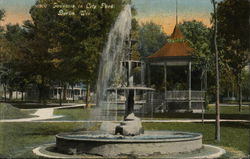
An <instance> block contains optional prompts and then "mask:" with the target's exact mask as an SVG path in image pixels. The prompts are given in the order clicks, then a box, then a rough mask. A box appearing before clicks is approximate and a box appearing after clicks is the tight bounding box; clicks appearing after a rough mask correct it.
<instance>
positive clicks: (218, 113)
mask: <svg viewBox="0 0 250 159" xmlns="http://www.w3.org/2000/svg"><path fill="white" fill-rule="evenodd" d="M212 3H213V9H214V48H215V56H216V130H215V139H216V140H217V142H220V77H219V57H218V47H217V8H216V2H215V0H212Z"/></svg>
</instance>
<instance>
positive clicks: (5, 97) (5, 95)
mask: <svg viewBox="0 0 250 159" xmlns="http://www.w3.org/2000/svg"><path fill="white" fill-rule="evenodd" d="M3 91H4V101H5V102H6V101H7V88H6V85H4V87H3Z"/></svg>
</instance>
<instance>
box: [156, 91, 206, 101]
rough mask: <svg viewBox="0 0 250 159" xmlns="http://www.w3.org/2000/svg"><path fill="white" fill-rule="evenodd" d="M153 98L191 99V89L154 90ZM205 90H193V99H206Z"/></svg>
mask: <svg viewBox="0 0 250 159" xmlns="http://www.w3.org/2000/svg"><path fill="white" fill-rule="evenodd" d="M152 93H153V98H154V99H155V100H164V99H165V100H177V101H178V100H180V101H182V100H189V91H188V90H181V91H166V94H165V93H164V92H152ZM204 98H205V91H194V90H192V91H191V100H204Z"/></svg>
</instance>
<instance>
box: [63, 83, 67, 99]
mask: <svg viewBox="0 0 250 159" xmlns="http://www.w3.org/2000/svg"><path fill="white" fill-rule="evenodd" d="M66 96H67V85H66V84H65V85H64V86H63V101H65V102H66V100H67V98H66Z"/></svg>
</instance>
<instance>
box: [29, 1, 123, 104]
mask: <svg viewBox="0 0 250 159" xmlns="http://www.w3.org/2000/svg"><path fill="white" fill-rule="evenodd" d="M88 2H89V1H82V0H77V1H73V0H59V1H57V4H69V5H75V6H83V8H78V7H76V8H70V9H68V10H67V11H72V12H74V13H75V15H74V16H59V15H58V13H59V11H60V10H63V9H62V8H54V2H52V1H50V0H44V1H38V2H37V3H36V5H35V6H33V7H32V8H31V10H30V13H31V17H32V20H33V28H34V33H35V35H38V36H39V37H41V38H42V39H40V40H39V41H40V42H43V41H44V42H46V41H47V42H48V43H46V44H45V45H43V46H44V47H45V49H44V53H46V54H47V55H48V56H47V57H49V59H48V60H47V61H49V63H50V64H52V69H48V70H49V72H48V73H49V75H50V76H49V77H48V79H50V80H53V81H56V82H57V83H58V85H59V86H61V87H64V88H66V86H67V84H68V83H71V85H72V83H74V82H83V83H85V84H86V85H92V86H93V85H94V84H95V80H96V76H97V72H98V71H97V68H98V62H99V56H100V53H101V51H102V48H103V46H104V44H105V39H106V38H107V32H108V31H109V30H110V28H111V26H112V24H113V22H114V20H115V18H116V17H117V15H118V13H119V12H120V10H121V8H122V7H123V2H121V1H116V0H101V1H91V3H92V4H95V5H96V6H97V7H96V9H87V8H85V7H86V4H87V3H88ZM102 3H106V4H113V5H114V6H115V7H114V8H113V9H107V8H102V7H100V6H101V5H102ZM40 4H43V5H46V6H47V7H46V8H38V7H37V6H38V5H40ZM84 9H85V10H87V11H88V12H89V13H90V14H91V15H87V16H81V15H80V12H81V11H82V10H84ZM31 32H33V31H31ZM51 72H53V73H51ZM88 88H89V87H88ZM64 92H65V91H64ZM88 92H89V90H88ZM60 94H61V93H60ZM64 97H65V94H64ZM86 101H88V99H86Z"/></svg>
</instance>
